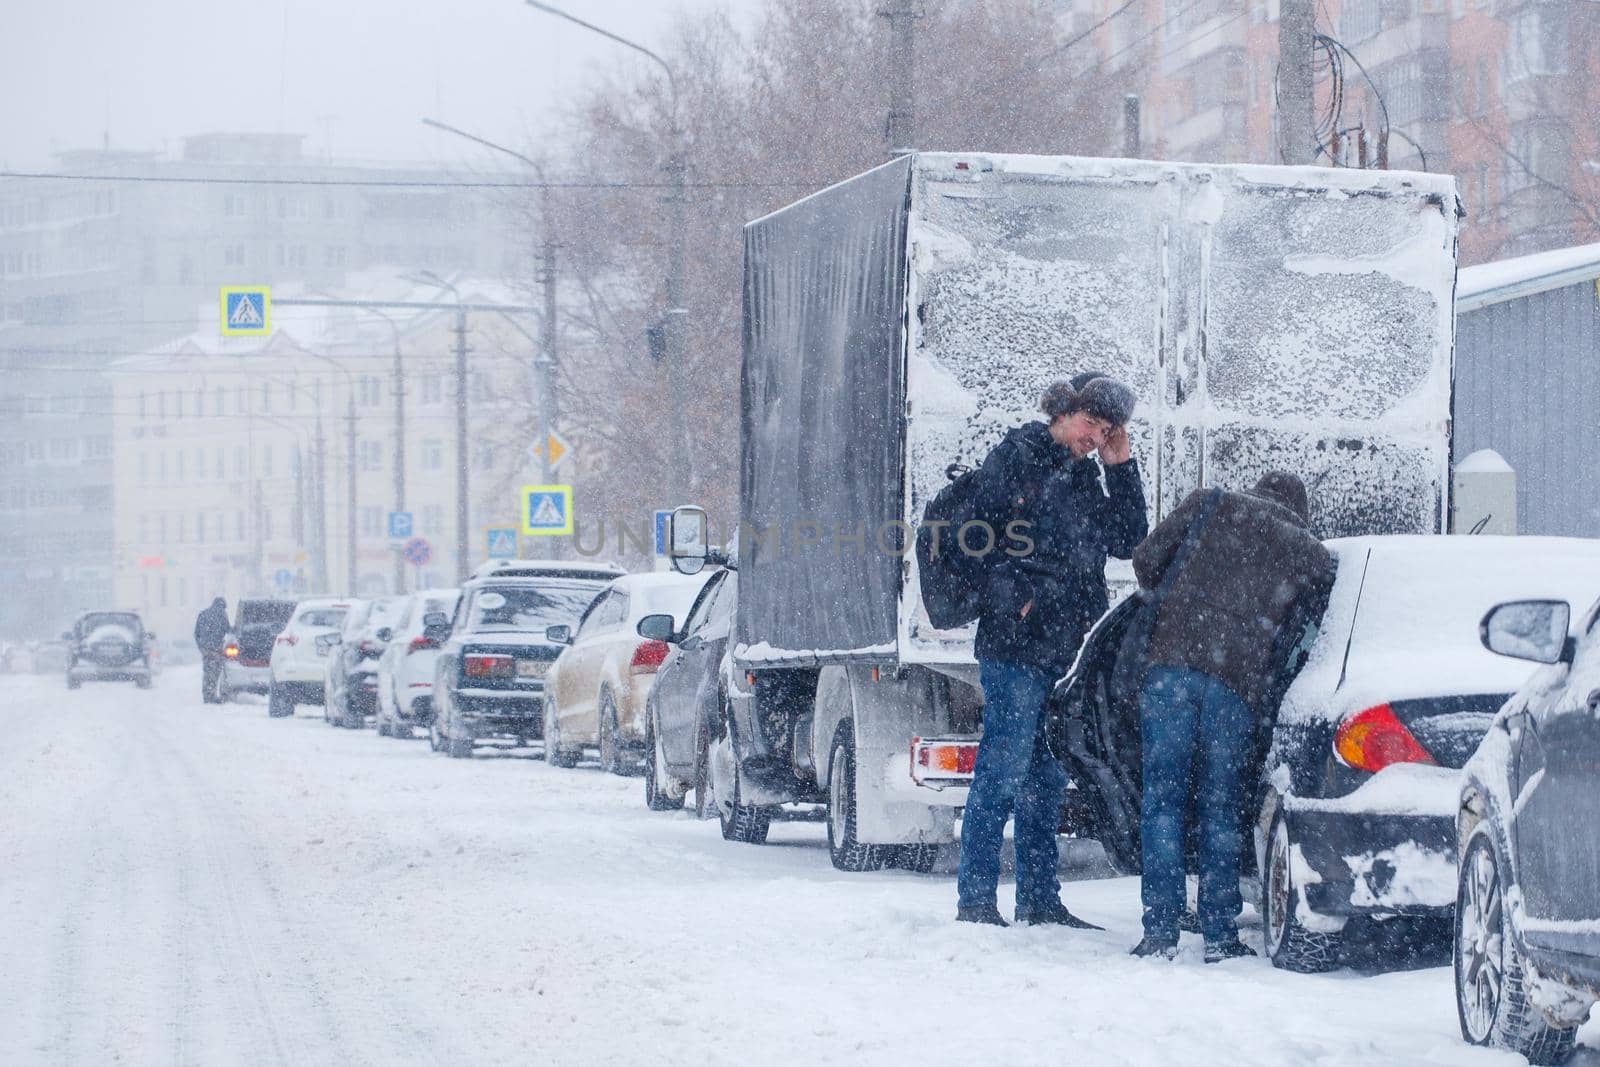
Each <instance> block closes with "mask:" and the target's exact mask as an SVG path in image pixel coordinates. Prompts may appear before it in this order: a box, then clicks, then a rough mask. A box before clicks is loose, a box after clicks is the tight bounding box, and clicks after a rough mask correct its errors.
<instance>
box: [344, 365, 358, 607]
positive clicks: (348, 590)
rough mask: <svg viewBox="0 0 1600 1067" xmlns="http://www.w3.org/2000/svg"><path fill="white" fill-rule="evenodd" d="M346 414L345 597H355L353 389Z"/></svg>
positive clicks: (354, 434)
mask: <svg viewBox="0 0 1600 1067" xmlns="http://www.w3.org/2000/svg"><path fill="white" fill-rule="evenodd" d="M346 412H347V414H346V416H345V422H346V429H345V441H346V443H347V444H348V446H349V448H348V451H349V453H350V455H349V457H348V458H347V459H346V461H345V468H346V470H345V474H346V478H345V481H346V482H347V483H348V485H347V486H346V489H347V495H346V500H345V511H346V512H347V515H346V517H345V532H346V533H347V534H348V535H349V538H350V565H349V569H348V573H347V574H346V575H345V596H355V595H356V567H357V564H358V560H357V558H356V544H357V542H356V394H355V390H354V389H353V388H352V389H351V391H350V404H349V406H348V407H347V408H346Z"/></svg>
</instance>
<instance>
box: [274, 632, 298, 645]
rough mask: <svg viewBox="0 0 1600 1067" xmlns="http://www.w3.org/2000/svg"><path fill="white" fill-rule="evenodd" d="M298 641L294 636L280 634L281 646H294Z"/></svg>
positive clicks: (279, 641) (279, 642)
mask: <svg viewBox="0 0 1600 1067" xmlns="http://www.w3.org/2000/svg"><path fill="white" fill-rule="evenodd" d="M296 640H297V638H296V637H295V636H294V634H279V635H278V640H277V643H278V644H280V645H292V644H294V643H295V641H296Z"/></svg>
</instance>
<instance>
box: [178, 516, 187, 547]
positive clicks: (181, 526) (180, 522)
mask: <svg viewBox="0 0 1600 1067" xmlns="http://www.w3.org/2000/svg"><path fill="white" fill-rule="evenodd" d="M187 525H188V524H187V523H186V522H185V521H184V514H183V512H181V511H180V512H178V544H180V545H181V544H183V541H184V537H183V531H184V527H185V526H187Z"/></svg>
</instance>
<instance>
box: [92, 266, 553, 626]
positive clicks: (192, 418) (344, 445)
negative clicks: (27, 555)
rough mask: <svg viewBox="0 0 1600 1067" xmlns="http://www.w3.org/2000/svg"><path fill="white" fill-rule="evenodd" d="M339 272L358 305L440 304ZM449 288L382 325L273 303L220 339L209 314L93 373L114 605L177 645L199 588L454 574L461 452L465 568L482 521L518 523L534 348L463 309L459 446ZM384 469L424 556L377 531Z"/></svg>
mask: <svg viewBox="0 0 1600 1067" xmlns="http://www.w3.org/2000/svg"><path fill="white" fill-rule="evenodd" d="M352 283H353V286H354V294H355V295H358V296H359V297H360V298H362V299H368V300H372V299H390V300H396V299H403V300H410V301H416V302H427V301H429V300H433V299H437V298H438V297H439V293H438V291H437V290H433V291H428V290H421V289H412V290H409V291H408V290H405V289H402V288H400V287H399V286H398V284H397V283H394V282H393V281H391V282H390V284H388V285H387V286H386V285H385V284H383V283H382V282H381V281H378V280H376V279H374V278H372V277H371V276H360V277H356V278H353V279H352ZM455 285H456V288H457V289H458V291H459V292H460V293H461V295H462V299H463V300H465V301H467V302H473V301H478V302H496V303H499V302H505V298H506V294H505V293H504V292H502V291H500V290H499V288H498V287H493V288H490V287H486V286H474V285H473V284H471V283H469V282H466V281H457V282H456V283H455ZM296 291H297V290H295V289H293V288H286V289H285V290H284V293H285V294H286V295H287V294H292V293H295V292H296ZM329 295H330V296H332V297H333V298H334V299H340V298H344V297H346V296H350V295H352V294H351V293H346V292H341V291H335V292H334V293H332V294H329ZM453 300H454V298H453V297H451V298H449V302H444V301H441V302H440V303H439V306H438V309H437V310H412V311H400V310H394V311H386V312H384V314H385V315H387V316H388V319H387V320H385V319H381V318H379V317H378V316H377V315H376V314H375V313H373V312H370V311H365V310H362V309H358V308H333V309H322V308H316V309H312V308H283V309H281V310H275V311H274V314H273V319H274V331H273V333H272V335H271V336H269V337H265V338H224V337H222V336H221V335H220V334H219V332H218V331H217V329H216V328H215V326H214V325H212V326H211V327H210V328H207V329H201V330H198V331H195V332H194V333H192V334H191V335H189V336H187V337H185V338H183V339H181V340H179V341H176V342H172V343H170V344H167V345H164V346H161V347H160V348H159V349H157V350H155V351H153V352H151V353H149V354H147V355H144V356H139V357H135V358H132V359H127V360H123V361H121V362H119V363H117V364H115V365H114V366H112V367H111V368H109V370H108V372H107V378H108V379H109V380H110V382H111V384H112V398H113V399H112V410H113V411H114V412H115V417H114V418H113V419H112V421H111V426H110V429H111V440H110V447H109V449H108V451H109V453H110V456H111V457H112V458H111V460H110V469H111V473H112V475H113V481H114V484H115V487H116V489H115V493H114V494H113V504H112V509H111V513H112V519H113V522H112V528H113V529H114V531H115V533H114V537H113V542H112V550H111V552H110V553H109V558H108V564H109V566H110V568H111V570H112V573H113V576H114V579H113V591H112V596H113V598H114V602H115V603H116V604H118V605H122V606H127V607H134V608H138V609H139V610H140V611H141V612H143V613H145V616H146V618H147V619H148V620H149V621H150V624H151V626H152V628H153V629H155V630H156V631H157V632H158V633H161V634H163V635H171V636H174V637H181V636H182V635H184V634H187V633H188V629H189V627H190V626H192V625H193V622H194V616H195V614H196V612H198V611H199V609H200V608H201V607H204V606H205V605H206V604H208V603H210V601H211V598H212V597H214V596H223V597H226V598H227V599H228V601H229V602H230V603H232V602H233V601H235V600H236V599H237V598H238V597H240V596H245V595H265V594H272V593H281V594H285V595H298V594H304V593H311V592H330V593H334V594H336V595H362V596H373V595H380V594H384V593H389V592H393V591H395V590H396V589H402V590H404V589H412V588H421V587H428V586H435V585H451V584H454V582H455V581H456V577H457V574H458V564H457V556H456V543H457V530H456V492H457V478H458V472H459V471H460V469H461V468H462V466H463V464H464V465H465V467H466V469H467V471H468V484H469V511H470V515H469V528H468V533H469V537H468V545H469V547H468V557H469V558H468V560H467V566H468V567H469V568H470V567H471V566H472V565H475V564H476V563H477V562H479V561H481V559H482V558H483V556H484V553H485V538H484V531H485V530H486V529H487V528H489V527H495V526H510V525H513V524H514V521H515V517H516V514H517V505H516V488H517V486H518V485H520V484H522V482H524V481H526V480H528V477H531V475H529V470H530V467H529V465H530V463H531V462H532V461H531V460H530V457H529V454H528V449H527V432H526V428H527V426H528V418H529V413H530V411H531V410H532V408H533V401H532V398H531V392H530V390H531V389H532V388H534V383H533V382H532V381H531V379H530V375H529V371H530V365H531V361H532V346H531V342H529V341H528V340H527V339H526V337H525V336H524V335H522V334H521V333H520V332H519V331H517V330H515V329H514V328H512V327H511V326H510V325H509V324H508V323H507V322H505V321H504V320H503V319H502V318H501V317H499V316H496V315H490V314H473V315H469V317H468V320H467V321H468V327H469V340H470V349H471V362H470V370H469V372H468V377H467V395H468V406H467V414H468V422H467V427H468V432H467V442H468V444H467V453H466V455H465V456H462V455H460V454H458V451H457V447H456V440H457V434H456V404H455V397H456V361H455V357H454V346H455V344H456V335H455V332H454V323H455V312H454V309H453V306H452V304H453ZM211 314H212V316H213V318H214V316H215V314H216V312H215V310H212V311H211ZM391 322H392V324H393V325H392V326H391V325H390V323H391ZM396 349H398V350H399V352H400V358H399V364H400V368H401V374H400V377H399V379H398V380H397V378H396V374H395V365H396V364H395V356H394V353H395V351H396ZM397 387H398V388H399V389H400V390H401V393H400V399H401V406H400V410H399V411H398V412H397V410H396V404H395V399H396V396H395V391H396V388H397ZM397 418H398V419H400V420H403V429H401V430H399V432H398V433H397ZM397 442H398V445H397ZM399 462H403V471H404V503H405V508H404V510H406V511H408V512H410V513H411V515H412V516H413V522H414V527H413V532H414V533H415V535H417V536H420V537H422V538H424V539H425V540H426V541H428V542H429V544H430V546H431V548H432V553H433V555H432V559H431V560H430V561H429V562H428V563H427V564H425V565H423V566H420V567H417V566H412V565H410V564H408V563H405V562H404V561H403V560H401V559H399V557H398V554H397V544H396V543H395V542H392V541H391V540H390V538H389V536H388V515H389V512H390V511H392V510H396V501H397V499H398V498H397V486H396V484H395V472H396V469H397V464H398V463H399Z"/></svg>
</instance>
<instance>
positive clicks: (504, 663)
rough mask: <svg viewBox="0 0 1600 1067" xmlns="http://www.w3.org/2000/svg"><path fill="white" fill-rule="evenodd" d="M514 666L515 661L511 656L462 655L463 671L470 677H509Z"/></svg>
mask: <svg viewBox="0 0 1600 1067" xmlns="http://www.w3.org/2000/svg"><path fill="white" fill-rule="evenodd" d="M514 667H515V663H514V661H513V660H512V658H511V657H510V656H487V655H471V656H463V657H461V673H462V674H464V675H466V676H467V677H468V678H509V677H511V672H512V670H513V669H514Z"/></svg>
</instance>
